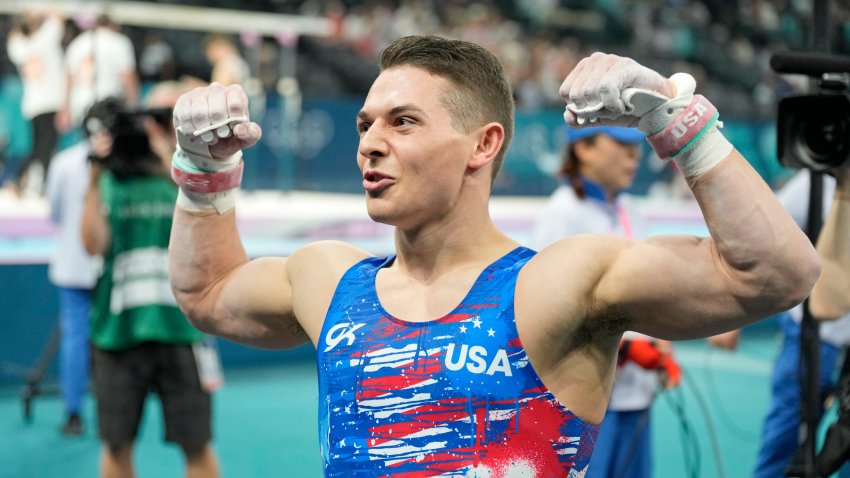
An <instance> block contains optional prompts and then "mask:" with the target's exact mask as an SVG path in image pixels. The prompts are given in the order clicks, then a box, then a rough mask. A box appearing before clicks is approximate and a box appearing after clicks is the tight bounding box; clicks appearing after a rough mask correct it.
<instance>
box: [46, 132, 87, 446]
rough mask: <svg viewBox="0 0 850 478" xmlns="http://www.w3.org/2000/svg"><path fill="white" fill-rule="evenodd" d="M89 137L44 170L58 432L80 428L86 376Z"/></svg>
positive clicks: (68, 432) (71, 433) (72, 433)
mask: <svg viewBox="0 0 850 478" xmlns="http://www.w3.org/2000/svg"><path fill="white" fill-rule="evenodd" d="M89 151H90V145H89V143H88V140H83V141H80V142H78V143H77V144H76V145H74V146H72V147H70V148H67V149H65V150H63V151H61V152H59V153H58V154H57V155H56V156H55V157H54V158H53V160H52V161H51V166H50V170H48V172H47V191H46V193H47V200H48V203H49V204H50V218H51V219H52V220H53V222H54V223H55V224H56V225H57V234H56V240H55V242H56V248H55V249H54V251H53V254H51V256H50V264H49V268H48V273H49V276H50V282H51V283H53V285H55V286H56V287H57V289H58V292H59V324H60V330H61V341H60V347H59V378H60V391H61V392H62V401H63V402H64V405H65V414H66V421H65V424H64V425H63V426H62V428H61V432H62V433H63V434H65V435H69V436H77V435H81V434H82V433H83V420H82V418H81V413H80V412H81V408H82V402H83V397H84V396H85V392H86V384H87V383H88V378H89V327H88V325H89V302H90V296H91V289H92V288H93V287H94V284H95V281H96V280H97V274H98V261H97V260H96V259H95V258H93V257H92V256H90V255H89V254H88V253H87V252H86V250H85V248H84V247H83V242H82V235H81V232H80V221H81V219H82V212H83V199H84V197H85V194H86V191H87V190H88V185H89V163H88V156H89Z"/></svg>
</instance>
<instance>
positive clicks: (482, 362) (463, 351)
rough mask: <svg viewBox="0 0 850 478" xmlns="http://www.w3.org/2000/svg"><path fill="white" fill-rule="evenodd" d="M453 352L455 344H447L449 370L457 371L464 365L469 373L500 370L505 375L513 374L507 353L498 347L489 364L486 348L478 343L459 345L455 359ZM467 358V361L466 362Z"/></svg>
mask: <svg viewBox="0 0 850 478" xmlns="http://www.w3.org/2000/svg"><path fill="white" fill-rule="evenodd" d="M454 352H455V344H449V346H448V348H447V349H446V368H447V369H449V370H452V371H454V372H457V371H458V370H460V369H462V368H463V366H464V365H466V369H467V370H468V371H469V372H470V373H476V374H480V373H486V374H487V375H493V374H494V373H496V372H501V373H503V374H505V376H507V377H511V376H513V372H511V363H510V361H509V360H508V353H507V352H506V351H505V349H499V351H498V352H496V356H495V357H493V361H492V362H490V363H489V365H488V363H487V362H488V361H489V360H488V358H487V349H485V348H484V347H482V346H480V345H473V346H472V347H470V346H469V345H466V344H463V345H461V346H460V353H459V354H458V357H457V359H455V358H454V354H455V353H454ZM467 360H468V361H469V363H467Z"/></svg>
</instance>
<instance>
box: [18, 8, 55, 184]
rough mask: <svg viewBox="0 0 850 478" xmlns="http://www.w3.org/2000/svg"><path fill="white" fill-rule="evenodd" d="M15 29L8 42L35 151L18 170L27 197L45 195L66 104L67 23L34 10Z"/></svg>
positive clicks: (24, 15)
mask: <svg viewBox="0 0 850 478" xmlns="http://www.w3.org/2000/svg"><path fill="white" fill-rule="evenodd" d="M21 20H22V21H21V23H20V24H19V25H16V26H15V27H13V28H12V30H11V32H10V33H9V37H8V41H7V44H6V46H7V51H8V53H9V59H11V60H12V62H13V63H14V64H15V66H16V67H17V69H18V72H19V73H20V76H21V81H22V83H23V98H22V100H21V112H22V113H23V115H24V117H25V118H27V119H28V120H29V121H30V124H31V126H32V149H31V150H30V154H29V156H28V157H27V159H26V161H24V163H23V164H22V166H21V167H20V169H19V170H18V178H17V179H18V185H19V187H20V188H21V189H22V190H23V192H24V193H26V194H31V195H38V194H41V192H42V191H41V189H42V186H43V183H44V175H45V174H46V172H47V168H48V166H49V163H50V158H51V157H52V156H53V152H54V150H55V148H56V143H57V142H58V139H59V134H58V132H57V130H56V126H55V121H56V112H57V111H59V109H60V108H61V107H62V104H63V102H64V101H65V97H64V91H65V90H64V87H63V80H62V79H63V77H64V66H63V59H62V56H63V52H62V35H63V34H64V30H65V28H64V24H63V21H62V19H61V18H60V17H59V16H58V15H55V14H47V13H43V12H35V11H30V12H26V13H24V14H23V16H22V18H21Z"/></svg>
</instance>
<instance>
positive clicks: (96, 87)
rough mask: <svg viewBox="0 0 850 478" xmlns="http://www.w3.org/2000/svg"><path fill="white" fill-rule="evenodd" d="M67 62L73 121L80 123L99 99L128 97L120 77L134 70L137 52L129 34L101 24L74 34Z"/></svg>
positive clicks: (67, 53)
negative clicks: (98, 26)
mask: <svg viewBox="0 0 850 478" xmlns="http://www.w3.org/2000/svg"><path fill="white" fill-rule="evenodd" d="M65 65H66V68H67V70H68V74H69V75H70V76H71V96H70V113H71V123H72V124H74V125H78V124H80V122H81V121H82V119H83V117H84V116H85V114H86V111H87V110H88V108H89V107H90V106H91V105H93V104H94V103H96V102H97V101H100V100H103V99H106V98H109V97H110V96H115V97H119V98H124V97H125V94H124V91H122V83H121V78H122V76H123V75H125V74H128V73H133V74H135V70H136V56H135V51H134V50H133V44H132V43H131V42H130V39H129V38H127V37H126V36H124V35H122V34H121V33H118V32H116V31H114V30H111V29H109V28H106V27H100V28H97V29H95V30H89V31H87V32H83V33H81V34H80V35H78V36H77V37H76V38H74V40H73V41H72V42H71V44H70V45H68V51H67V52H66V53H65Z"/></svg>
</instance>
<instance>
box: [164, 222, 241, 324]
mask: <svg viewBox="0 0 850 478" xmlns="http://www.w3.org/2000/svg"><path fill="white" fill-rule="evenodd" d="M169 261H170V272H169V274H170V279H171V288H172V290H173V292H174V296H175V298H176V299H177V303H178V304H179V305H180V308H181V309H182V310H183V312H184V313H185V314H186V316H187V317H188V318H189V320H190V321H192V322H193V323H194V324H195V325H196V326H199V328H201V329H208V328H209V327H210V326H211V324H210V323H211V322H215V321H216V319H217V318H218V317H219V316H221V315H223V314H227V311H226V310H223V309H224V308H223V307H222V304H223V303H225V301H224V298H223V297H222V294H223V291H224V287H223V286H224V284H225V283H226V281H227V280H228V278H229V277H230V275H231V273H232V272H233V271H235V270H236V269H238V268H239V267H240V266H242V265H244V264H247V263H248V255H247V253H246V252H245V248H244V247H243V246H242V242H241V240H240V238H239V233H238V231H237V228H236V214H235V212H234V211H233V210H231V211H229V212H227V213H225V214H221V215H219V214H218V212H217V211H216V210H215V209H209V210H206V211H193V212H189V211H186V210H184V209H182V208H181V207H180V206H177V207H176V208H175V212H174V223H173V225H172V229H171V242H170V245H169Z"/></svg>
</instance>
